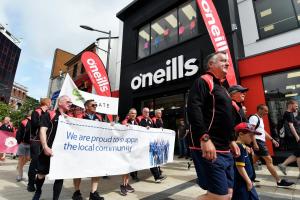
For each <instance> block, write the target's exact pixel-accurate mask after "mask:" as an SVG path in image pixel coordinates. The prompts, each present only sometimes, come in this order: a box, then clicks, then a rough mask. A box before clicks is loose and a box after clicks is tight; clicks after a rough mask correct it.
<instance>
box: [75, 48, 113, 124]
mask: <svg viewBox="0 0 300 200" xmlns="http://www.w3.org/2000/svg"><path fill="white" fill-rule="evenodd" d="M81 62H82V63H83V66H84V68H85V70H86V72H87V74H88V76H89V78H90V80H91V82H92V83H93V86H94V88H95V90H96V93H97V94H98V95H100V96H106V97H111V90H110V83H109V80H108V76H107V73H106V70H105V67H104V65H103V62H102V61H101V59H100V58H99V56H98V55H97V54H95V53H93V52H91V51H86V52H84V53H83V54H82V56H81ZM107 117H108V119H109V121H113V118H112V115H107Z"/></svg>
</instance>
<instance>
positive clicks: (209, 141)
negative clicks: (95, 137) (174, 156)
mask: <svg viewBox="0 0 300 200" xmlns="http://www.w3.org/2000/svg"><path fill="white" fill-rule="evenodd" d="M206 67H207V71H206V73H204V74H203V75H202V76H201V77H199V78H197V79H196V81H195V82H194V84H193V85H192V87H191V89H190V92H189V97H188V103H187V117H188V120H184V119H180V120H179V125H178V129H177V134H176V135H177V141H178V146H179V158H182V157H186V158H189V156H191V157H192V159H193V162H194V165H195V170H196V174H197V176H198V184H199V186H200V187H201V188H202V189H204V190H207V193H206V194H205V195H201V196H200V197H199V198H198V199H199V200H200V199H209V200H211V199H215V200H225V199H226V200H227V199H236V200H248V199H254V200H256V199H259V197H258V194H257V193H256V190H255V187H254V182H256V181H258V180H256V174H255V170H254V164H255V163H256V162H257V161H258V160H259V159H262V160H264V162H265V163H266V167H267V169H268V171H269V172H270V174H271V175H272V176H273V177H274V179H275V181H276V185H277V186H278V187H289V186H291V185H293V184H294V183H293V182H290V181H288V180H285V179H282V178H281V177H280V176H279V175H278V173H277V171H276V168H275V167H274V165H273V161H272V157H271V155H270V153H269V151H268V148H267V146H266V140H270V141H271V143H272V144H273V145H274V146H275V147H278V146H279V143H278V141H276V140H275V139H274V138H273V137H272V135H271V134H269V133H268V132H267V131H266V130H265V127H264V121H263V117H264V116H266V115H267V114H268V107H267V106H266V105H264V104H260V105H258V106H257V112H256V113H255V114H253V115H250V117H249V118H247V117H246V107H245V106H244V104H243V103H244V100H245V98H246V94H247V91H248V90H249V89H248V88H245V87H243V86H241V85H233V86H231V87H229V88H228V90H227V89H225V87H224V86H223V82H224V80H225V77H226V74H227V70H228V67H229V62H228V56H227V54H226V52H215V53H213V54H211V55H209V56H208V57H207V59H206ZM57 106H58V107H57V109H56V110H50V108H51V99H49V98H44V99H42V100H41V102H40V106H39V107H38V108H36V109H35V110H34V111H31V112H29V113H28V114H27V116H26V118H25V119H24V120H23V121H22V122H21V124H20V126H19V129H18V132H17V137H16V138H17V140H18V143H19V149H18V152H17V155H18V157H19V161H18V166H17V172H18V175H17V181H21V180H23V167H24V165H25V163H26V162H27V161H30V165H29V170H28V185H27V190H28V191H29V192H34V195H33V198H32V199H33V200H38V199H40V197H41V195H42V187H43V184H44V181H45V176H46V175H47V174H48V173H49V167H50V157H51V156H52V154H53V153H52V149H51V148H52V144H53V141H54V139H55V135H56V131H57V126H58V117H59V116H61V115H63V116H66V115H68V116H72V117H75V118H81V119H86V120H94V121H105V116H104V115H102V114H98V113H97V112H96V108H97V103H96V102H95V101H94V100H92V99H91V100H87V101H86V102H85V103H84V109H82V108H80V107H77V106H74V105H72V102H71V100H70V98H69V97H68V96H61V97H59V98H58V100H57ZM297 111H298V103H297V101H295V100H293V99H291V100H289V101H288V102H287V110H286V112H285V113H284V116H283V120H284V121H285V128H286V133H285V134H286V135H290V136H291V138H292V140H293V141H294V143H295V150H294V152H293V154H292V155H290V156H289V157H288V158H287V159H286V160H285V161H284V162H283V163H281V164H279V165H278V168H279V170H280V171H281V172H282V173H283V174H284V175H286V174H287V170H286V168H287V166H288V165H289V164H291V163H292V162H297V164H298V166H299V171H300V145H299V141H300V138H299V127H298V125H297V120H296V118H295V115H294V113H295V112H297ZM141 112H142V115H141V116H137V110H136V109H135V108H131V109H129V111H128V114H127V116H126V118H125V119H124V120H123V121H122V122H121V123H122V124H123V125H127V126H128V125H136V126H142V127H146V128H163V127H164V123H163V120H162V110H160V109H157V110H155V116H154V117H152V118H151V117H150V115H149V113H150V110H149V108H148V107H144V108H143V109H142V110H141ZM186 122H187V123H188V125H187V124H186ZM114 123H119V118H118V116H115V118H114ZM0 130H4V131H8V132H13V131H14V128H13V126H12V124H11V122H10V118H9V117H5V118H4V120H3V122H2V124H1V126H0ZM288 132H289V134H288ZM167 148H169V144H166V143H165V141H162V140H160V141H153V143H151V144H150V146H149V152H150V156H151V159H150V160H151V162H152V163H153V166H154V167H152V168H150V172H151V174H152V175H153V178H154V181H155V182H156V183H161V182H162V181H163V180H164V179H165V178H166V176H164V175H163V174H162V170H161V169H160V167H159V166H157V165H159V164H161V163H164V162H165V160H167V156H168V154H167V153H165V152H166V149H167ZM0 159H1V160H4V159H5V154H4V153H2V154H0ZM299 174H300V173H299ZM130 176H131V177H132V180H133V181H139V180H140V179H139V176H138V172H137V171H135V172H131V173H130V174H124V175H122V180H121V184H120V193H121V195H123V196H125V195H127V193H131V192H134V191H135V189H134V188H133V187H132V186H131V185H130V184H129V177H130ZM104 178H105V177H104ZM299 178H300V175H299ZM63 181H64V180H61V179H60V180H55V181H54V185H53V199H59V196H60V193H61V190H62V186H63ZM100 183H101V181H100V177H91V188H90V194H89V199H91V200H103V199H104V197H102V196H101V195H100V194H99V192H98V188H99V185H100ZM73 184H74V193H73V196H72V199H74V200H82V199H83V195H82V194H81V192H80V185H81V179H80V178H76V179H73Z"/></svg>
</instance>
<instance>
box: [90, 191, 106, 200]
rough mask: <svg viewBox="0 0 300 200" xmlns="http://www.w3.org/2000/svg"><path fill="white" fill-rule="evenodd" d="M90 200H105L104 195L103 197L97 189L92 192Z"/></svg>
mask: <svg viewBox="0 0 300 200" xmlns="http://www.w3.org/2000/svg"><path fill="white" fill-rule="evenodd" d="M89 200H104V197H101V196H100V195H99V193H98V192H97V191H96V192H94V193H91V192H90V198H89Z"/></svg>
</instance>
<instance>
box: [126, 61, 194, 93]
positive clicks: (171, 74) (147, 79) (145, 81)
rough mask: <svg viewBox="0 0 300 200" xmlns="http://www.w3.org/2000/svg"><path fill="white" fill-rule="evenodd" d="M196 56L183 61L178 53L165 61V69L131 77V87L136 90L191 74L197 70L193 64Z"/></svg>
mask: <svg viewBox="0 0 300 200" xmlns="http://www.w3.org/2000/svg"><path fill="white" fill-rule="evenodd" d="M196 61H197V59H196V58H190V59H188V60H186V61H184V56H183V55H180V56H178V57H174V58H172V59H169V60H167V61H166V67H165V69H158V70H156V71H155V72H154V73H152V72H148V73H146V74H140V75H138V76H135V77H133V79H132V80H131V88H132V89H133V90H137V89H139V88H140V87H142V88H144V87H148V86H151V85H153V84H161V83H163V82H165V81H171V80H176V79H180V78H183V77H187V76H193V75H194V74H196V73H197V72H198V69H199V67H198V66H197V65H196V64H195V62H196Z"/></svg>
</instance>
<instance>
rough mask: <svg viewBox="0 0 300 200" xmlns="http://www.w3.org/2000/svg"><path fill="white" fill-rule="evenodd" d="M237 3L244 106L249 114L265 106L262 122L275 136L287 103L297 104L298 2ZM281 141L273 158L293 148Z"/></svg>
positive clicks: (247, 0)
mask: <svg viewBox="0 0 300 200" xmlns="http://www.w3.org/2000/svg"><path fill="white" fill-rule="evenodd" d="M237 2H238V9H239V16H240V22H241V28H242V35H243V43H244V50H245V58H243V59H240V60H239V61H238V66H239V72H240V74H239V75H240V79H241V84H242V85H243V86H245V87H248V88H250V90H249V92H248V94H247V98H246V106H247V109H248V113H255V112H256V106H257V105H258V104H261V103H264V104H266V105H268V107H269V116H268V117H267V118H266V119H265V121H264V122H265V124H266V130H267V131H268V132H269V133H271V134H272V135H273V136H274V137H275V136H276V135H277V132H276V126H277V124H278V121H279V120H280V119H282V116H283V113H284V111H285V110H286V102H287V100H289V99H291V98H292V99H295V100H297V101H298V103H299V104H300V58H299V53H300V1H298V0H286V1H281V0H260V1H254V0H238V1H237ZM283 8H284V9H283ZM296 115H298V114H297V113H295V116H296ZM299 131H300V130H299ZM282 141H283V142H282V143H281V147H280V148H279V149H276V150H275V149H274V150H275V151H276V152H274V153H275V155H276V153H277V154H280V153H281V152H282V151H285V150H288V149H289V147H292V146H290V145H288V144H285V143H284V140H282ZM268 145H269V149H270V150H271V151H273V147H272V144H271V143H268Z"/></svg>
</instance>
